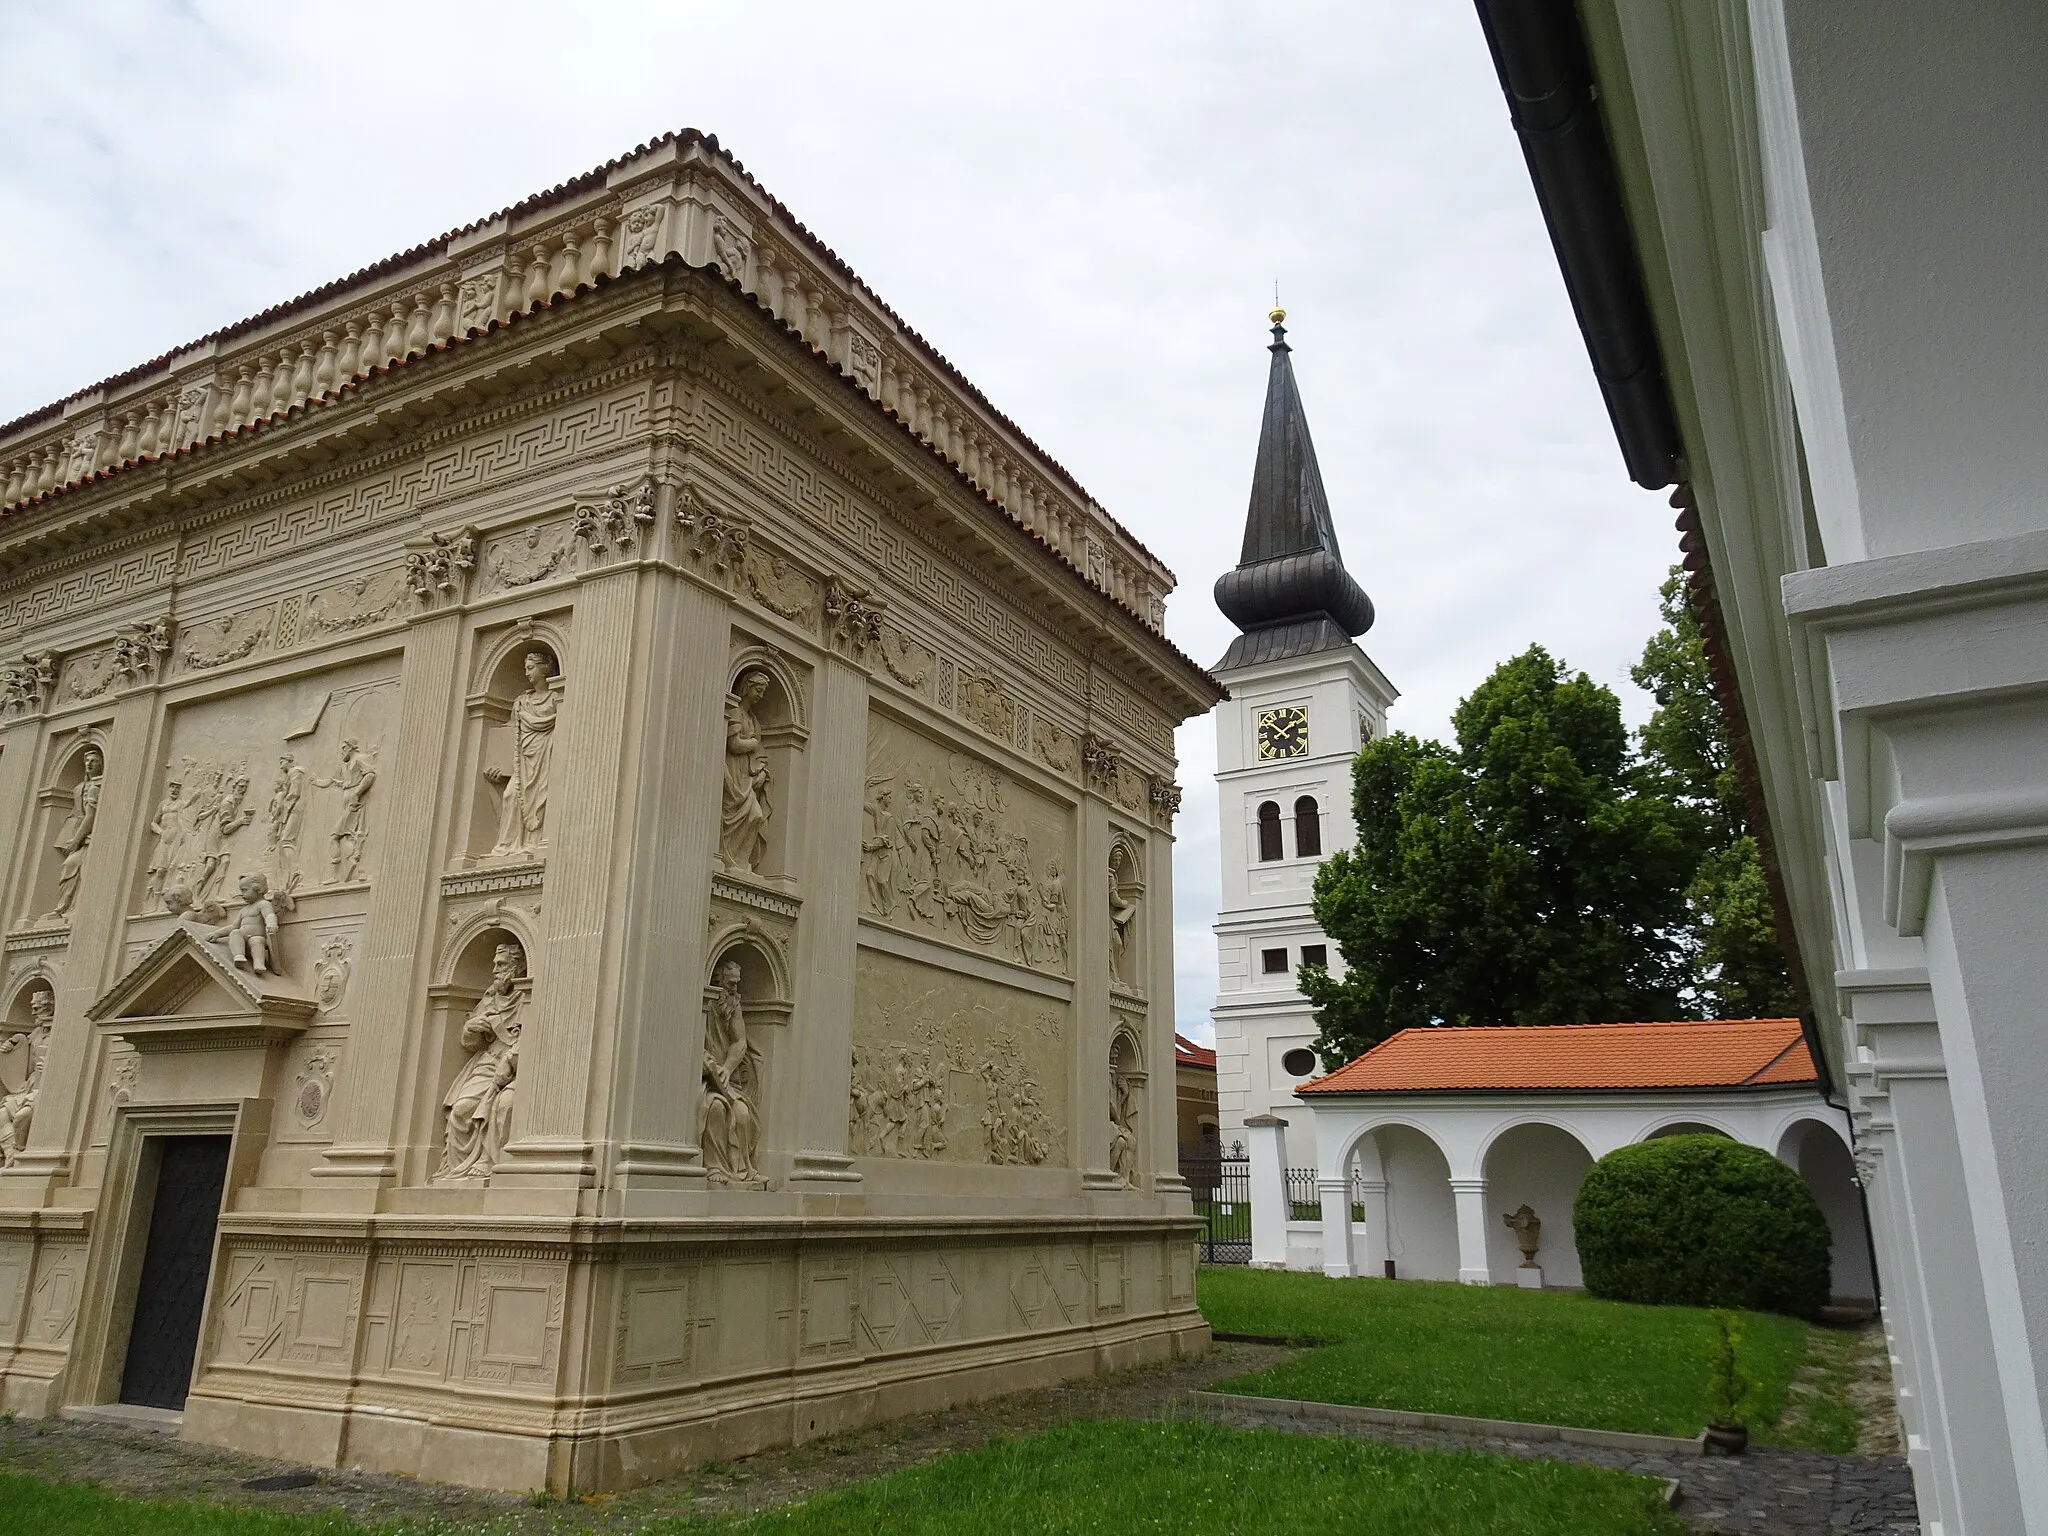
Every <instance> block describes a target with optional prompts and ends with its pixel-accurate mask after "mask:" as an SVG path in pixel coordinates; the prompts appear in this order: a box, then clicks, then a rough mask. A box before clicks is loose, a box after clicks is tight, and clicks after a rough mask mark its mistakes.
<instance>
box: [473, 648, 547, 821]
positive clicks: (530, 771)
mask: <svg viewBox="0 0 2048 1536" xmlns="http://www.w3.org/2000/svg"><path fill="white" fill-rule="evenodd" d="M521 666H522V669H523V670H524V672H525V674H526V691H525V692H523V693H521V694H520V695H519V696H518V697H516V698H515V699H513V700H512V707H511V714H510V716H509V718H508V720H507V729H508V730H509V731H510V733H511V738H512V740H511V749H512V750H511V754H510V756H511V763H510V766H509V767H505V768H486V769H485V770H484V777H485V778H486V779H488V780H489V781H490V783H491V785H492V786H493V787H494V788H495V789H496V790H497V791H498V838H497V841H496V842H495V843H493V844H492V846H491V851H490V854H489V857H491V858H494V859H503V858H525V857H528V856H530V855H533V854H536V853H539V852H540V851H541V850H542V849H544V848H545V847H546V846H547V812H548V780H549V773H548V767H549V763H550V761H551V759H552V757H553V755H554V742H555V716H556V714H557V713H558V712H559V710H560V709H561V702H562V699H561V683H560V682H559V681H558V680H557V679H556V676H555V658H554V657H553V656H551V655H549V654H548V653H547V652H546V651H544V650H532V651H528V652H527V653H526V659H525V661H524V662H523V663H521Z"/></svg>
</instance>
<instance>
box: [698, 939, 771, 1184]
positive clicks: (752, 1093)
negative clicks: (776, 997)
mask: <svg viewBox="0 0 2048 1536" xmlns="http://www.w3.org/2000/svg"><path fill="white" fill-rule="evenodd" d="M760 1095H761V1053H760V1050H759V1049H758V1048H757V1047H756V1046H755V1045H754V1044H753V1042H751V1041H750V1040H748V1038H747V1020H746V1009H745V1007H744V1005H743V1004H742V1002H741V1000H740V963H739V961H737V960H734V959H727V960H724V961H721V962H720V964H719V967H718V974H717V976H716V978H715V979H714V981H713V983H712V985H711V986H710V987H709V988H708V989H706V992H705V998H704V1087H703V1093H702V1096H701V1097H700V1098H699V1100H698V1116H697V1124H698V1136H699V1139H700V1141H701V1142H702V1144H703V1151H704V1167H705V1171H706V1175H707V1177H708V1178H709V1180H710V1182H711V1183H713V1184H720V1185H727V1184H754V1185H759V1184H761V1183H762V1182H763V1181H762V1179H761V1172H760V1168H759V1166H758V1164H757V1162H756V1158H757V1157H758V1155H759V1152H760V1145H761V1097H760Z"/></svg>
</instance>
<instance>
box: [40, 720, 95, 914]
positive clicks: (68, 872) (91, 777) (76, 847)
mask: <svg viewBox="0 0 2048 1536" xmlns="http://www.w3.org/2000/svg"><path fill="white" fill-rule="evenodd" d="M82 755H83V758H84V765H85V776H84V777H83V778H82V779H80V780H79V782H78V787H77V788H76V789H74V790H73V791H72V792H71V813H70V814H69V815H68V816H66V817H65V818H64V824H63V825H62V826H61V827H59V828H58V829H57V841H56V843H55V844H54V846H55V848H56V850H57V856H58V858H59V859H60V860H61V861H62V862H61V863H59V864H58V866H57V904H56V905H55V906H54V907H52V908H51V909H50V910H49V912H48V913H47V914H45V915H44V918H43V921H44V922H47V923H63V922H68V921H69V920H70V918H71V909H72V907H73V906H74V905H76V903H77V901H78V880H79V877H80V876H81V875H83V874H84V873H85V861H86V857H87V855H88V854H90V853H91V852H92V835H93V829H94V828H95V827H96V826H97V825H98V823H99V816H100V791H101V789H102V788H103V787H104V783H105V774H106V759H105V758H103V757H102V756H101V755H100V749H99V748H98V747H87V748H86V749H85V751H84V753H83V754H82Z"/></svg>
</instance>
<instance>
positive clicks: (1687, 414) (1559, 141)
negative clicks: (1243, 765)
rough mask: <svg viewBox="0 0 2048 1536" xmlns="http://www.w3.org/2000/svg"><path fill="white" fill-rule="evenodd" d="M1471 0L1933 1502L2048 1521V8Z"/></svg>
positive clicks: (1939, 1526)
mask: <svg viewBox="0 0 2048 1536" xmlns="http://www.w3.org/2000/svg"><path fill="white" fill-rule="evenodd" d="M1479 10H1480V15H1481V19H1482V21H1483V23H1484V25H1485V29H1486V32H1487V39H1488V42H1489V44H1490V45H1491V47H1492V49H1493V54H1494V59H1495V63H1496V65H1497V66H1498V69H1499V72H1500V77H1501V83H1502V86H1503V88H1504V91H1505V95H1506V98H1507V102H1508V106H1509V110H1510V113H1511V114H1512V117H1513V121H1514V125H1515V128H1516V129H1517V131H1518V132H1519V133H1520V134H1521V138H1522V146H1523V151H1524V154H1525V155H1526V157H1527V159H1528V162H1529V169H1530V172H1531V176H1532V178H1533V180H1534V182H1535V185H1536V191H1537V195H1538V198H1539V201H1540V202H1541V203H1542V205H1543V210H1544V215H1545V218H1546V221H1547V223H1548V225H1549V230H1550V236H1551V239H1552V241H1553V243H1554V244H1555V246H1556V249H1557V255H1558V258H1559V261H1560V264H1561V266H1562V267H1563V270H1564V277H1565V281H1566V285H1567V287H1568V288H1569V289H1570V290H1571V296H1572V302H1573V307H1574V309H1575V311H1576V312H1577V314H1578V317H1579V321H1580V324H1581V327H1582V328H1583V330H1584V332H1585V336H1586V342H1587V347H1588V350H1589V352H1590V353H1591V356H1592V361H1593V365H1594V371H1595V373H1596V375H1597V376H1598V378H1599V381H1600V386H1601V389H1602V392H1603V394H1604V395H1605V396H1606V399H1607V403H1608V407H1609V410H1610V412H1611V414H1612V416H1613V419H1614V424H1615V428H1616V432H1617V434H1618V436H1619V437H1620V440H1621V445H1622V449H1623V453H1624V455H1625V457H1626V460H1627V463H1628V468H1629V472H1630V474H1631V475H1632V476H1633V478H1634V479H1635V480H1636V481H1637V482H1638V483H1639V484H1641V485H1644V486H1647V487H1652V488H1655V487H1662V486H1669V485H1674V484H1675V485H1677V486H1678V487H1679V491H1678V494H1677V495H1676V496H1674V498H1673V502H1674V505H1676V506H1677V507H1678V508H1679V509H1680V518H1679V527H1680V528H1681V530H1682V531H1683V542H1684V547H1685V551H1686V566H1687V568H1688V570H1689V571H1690V572H1691V573H1692V577H1693V583H1694V588H1693V590H1694V595H1695V598H1696V600H1697V601H1698V604H1699V606H1700V610H1701V616H1702V623H1703V628H1705V630H1706V632H1707V635H1708V639H1709V643H1710V646H1711V648H1712V655H1713V659H1714V661H1715V665H1716V669H1717V672H1718V673H1719V678H1718V681H1719V682H1720V684H1721V686H1722V692H1723V703H1724V705H1725V707H1726V708H1727V709H1728V710H1729V712H1730V715H1731V723H1732V724H1733V725H1734V726H1735V727H1736V730H1735V733H1734V734H1735V736H1736V740H1737V742H1738V748H1739V753H1740V757H1739V760H1738V767H1739V768H1740V769H1741V770H1742V771H1743V772H1744V774H1745V777H1746V778H1747V780H1748V786H1749V788H1750V790H1751V793H1752V798H1753V803H1754V804H1755V805H1756V806H1757V807H1758V809H1759V811H1760V813H1761V814H1760V815H1759V817H1758V820H1759V822H1761V823H1765V824H1767V826H1766V830H1767V832H1768V839H1769V840H1768V844H1767V848H1766V852H1767V856H1768V858H1769V862H1770V865H1771V873H1772V875H1773V879H1774V884H1775V886H1776V888H1777V894H1778V896H1779V899H1780V919H1781V927H1782V931H1784V932H1786V933H1787V934H1788V935H1789V936H1790V938H1791V939H1792V941H1793V946H1794V948H1795V950H1796V958H1797V960H1798V961H1799V962H1800V969H1801V970H1802V971H1803V976H1804V982H1805V985H1806V988H1807V993H1808V1001H1809V1004H1810V1008H1811V1013H1812V1017H1813V1019H1814V1040H1815V1043H1816V1045H1817V1046H1818V1048H1819V1054H1820V1056H1821V1058H1822V1059H1821V1061H1820V1063H1819V1066H1820V1068H1821V1073H1822V1079H1823V1084H1824V1087H1826V1088H1827V1089H1828V1091H1830V1092H1831V1093H1832V1094H1833V1095H1834V1096H1835V1097H1836V1099H1837V1100H1838V1101H1839V1102H1842V1103H1844V1104H1846V1105H1847V1107H1848V1108H1849V1110H1850V1114H1851V1119H1852V1122H1853V1125H1854V1128H1855V1134H1856V1142H1857V1147H1856V1152H1857V1166H1858V1168H1859V1169H1860V1171H1861V1174H1862V1178H1863V1182H1864V1186H1865V1189H1866V1191H1867V1193H1868V1197H1869V1204H1870V1213H1871V1221H1872V1226H1873V1228H1874V1229H1875V1235H1876V1239H1877V1258H1878V1283H1879V1286H1880V1288H1881V1292H1882V1297H1883V1303H1884V1317H1885V1322H1886V1327H1887V1330H1888V1332H1889V1336H1890V1341H1891V1349H1892V1359H1893V1373H1894V1376H1895V1378H1896V1380H1897V1383H1898V1388H1899V1394H1898V1395H1899V1410H1900V1416H1901V1419H1902V1421H1903V1423H1904V1427H1905V1430H1906V1433H1907V1456H1908V1459H1909V1460H1910V1462H1911V1464H1912V1468H1913V1476H1914V1484H1915V1488H1916V1490H1917V1493H1918V1496H1919V1501H1920V1512H1921V1517H1922V1520H1923V1522H1924V1526H1925V1529H1926V1530H1927V1531H1928V1532H1929V1533H1936V1532H1938V1533H1940V1536H1965V1533H1967V1536H2021V1533H2024V1536H2048V1112H2044V1110H2043V1105H2044V1103H2048V1032H2044V1029H2043V1019H2044V1016H2048V968H2044V966H2043V964H2042V952H2043V934H2044V929H2048V923H2044V916H2043V914H2044V911H2048V710H2044V708H2043V701H2044V700H2048V496H2044V494H2043V486H2044V484H2048V387H2044V380H2048V305H2044V304H2043V302H2042V298H2041V270H2042V258H2041V253H2042V250H2043V249H2044V246H2048V177H2044V174H2043V164H2044V162H2043V157H2042V146H2043V145H2044V144H2048V87H2044V83H2043V82H2044V81H2048V8H2044V7H2043V6H2041V5H2040V4H2039V3H2038V0H2032V3H2025V0H1981V3H1978V4H1973V5H1967V6H1935V5H1901V4H1891V3H1877V4H1869V5H1856V6H1844V5H1840V4H1835V3H1828V0H1749V3H1747V4H1744V3H1720V4H1709V3H1704V0H1702V3H1697V4H1683V5H1681V4H1673V3H1669V0H1640V3H1629V4H1621V3H1618V0H1581V3H1579V4H1577V5H1573V4H1570V3H1565V0H1480V3H1479ZM1504 131H1505V130H1504Z"/></svg>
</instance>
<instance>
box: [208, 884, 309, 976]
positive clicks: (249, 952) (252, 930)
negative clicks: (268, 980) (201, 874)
mask: <svg viewBox="0 0 2048 1536" xmlns="http://www.w3.org/2000/svg"><path fill="white" fill-rule="evenodd" d="M237 889H238V891H239V893H240V895H241V898H242V901H241V905H240V906H238V907H236V908H235V911H234V913H233V915H232V916H230V917H229V919H228V922H227V926H226V927H225V928H223V929H222V930H221V937H223V938H225V939H226V940H227V946H228V956H229V958H230V959H231V960H232V961H233V962H234V963H235V964H236V965H237V966H247V967H248V968H249V969H250V970H252V971H254V972H255V973H256V974H257V975H258V976H267V975H270V974H271V973H272V972H274V971H282V970H283V969H284V962H283V959H282V957H281V956H280V955H279V954H278V953H277V910H278V908H279V907H283V908H284V909H285V910H286V911H287V912H289V911H290V910H291V908H292V896H291V892H289V891H278V892H277V893H275V895H273V894H272V892H271V889H270V877H269V876H268V875H262V874H249V875H244V876H242V878H241V879H240V880H239V881H238V882H237Z"/></svg>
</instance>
